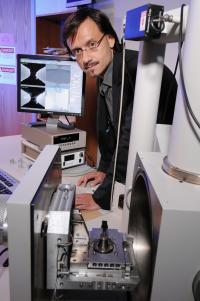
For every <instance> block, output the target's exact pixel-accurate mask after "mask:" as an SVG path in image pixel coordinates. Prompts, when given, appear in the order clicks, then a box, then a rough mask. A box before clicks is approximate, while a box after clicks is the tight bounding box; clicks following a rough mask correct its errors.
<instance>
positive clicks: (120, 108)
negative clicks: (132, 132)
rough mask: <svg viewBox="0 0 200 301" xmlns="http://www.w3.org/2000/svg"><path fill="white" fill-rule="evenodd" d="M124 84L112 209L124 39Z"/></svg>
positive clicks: (123, 42) (111, 200)
mask: <svg viewBox="0 0 200 301" xmlns="http://www.w3.org/2000/svg"><path fill="white" fill-rule="evenodd" d="M122 48H123V55H122V83H121V95H120V107H119V120H118V128H117V142H116V149H115V156H114V166H113V177H112V186H111V196H110V208H111V205H112V203H113V194H114V183H115V174H116V165H117V156H118V148H119V135H120V127H121V117H122V104H123V95H124V73H125V72H124V71H125V50H126V49H125V40H124V37H123V38H122Z"/></svg>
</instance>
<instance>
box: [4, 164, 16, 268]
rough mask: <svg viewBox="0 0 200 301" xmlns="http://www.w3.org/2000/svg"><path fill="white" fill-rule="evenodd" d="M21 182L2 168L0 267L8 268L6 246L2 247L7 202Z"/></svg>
mask: <svg viewBox="0 0 200 301" xmlns="http://www.w3.org/2000/svg"><path fill="white" fill-rule="evenodd" d="M18 184H19V181H18V180H16V179H15V178H14V177H12V176H11V175H10V174H8V173H7V172H5V171H4V170H3V169H1V168H0V267H2V266H3V267H6V266H8V252H7V248H5V246H3V245H1V240H2V233H1V230H2V228H3V224H4V222H5V221H6V220H5V219H6V217H7V214H6V212H7V204H6V203H7V201H8V199H9V197H10V195H11V194H12V193H13V191H14V190H15V188H16V187H17V185H18Z"/></svg>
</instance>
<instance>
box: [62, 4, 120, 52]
mask: <svg viewBox="0 0 200 301" xmlns="http://www.w3.org/2000/svg"><path fill="white" fill-rule="evenodd" d="M87 18H90V19H92V20H93V21H94V22H95V23H96V25H97V26H98V27H99V29H100V31H101V32H102V33H104V34H108V35H111V36H112V37H114V39H115V45H114V48H113V49H114V50H115V51H119V50H120V44H119V40H118V37H117V34H116V32H115V30H114V29H113V27H112V25H111V23H110V20H109V19H108V17H107V16H106V15H105V14H104V13H103V12H101V11H100V10H97V9H94V8H90V7H84V8H81V9H79V10H78V11H76V12H75V13H72V14H71V15H70V16H69V17H68V18H67V19H66V21H65V24H64V28H63V44H64V45H65V47H66V48H67V50H68V51H69V53H70V52H71V51H70V48H69V46H68V44H67V39H68V38H69V37H73V36H74V35H75V34H76V32H77V30H78V27H79V26H80V24H81V23H82V22H83V21H85V20H86V19H87Z"/></svg>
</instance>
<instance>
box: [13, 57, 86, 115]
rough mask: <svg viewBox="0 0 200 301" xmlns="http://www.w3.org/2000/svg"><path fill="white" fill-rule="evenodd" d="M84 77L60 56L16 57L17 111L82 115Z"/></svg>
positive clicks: (75, 63)
mask: <svg viewBox="0 0 200 301" xmlns="http://www.w3.org/2000/svg"><path fill="white" fill-rule="evenodd" d="M84 88H85V77H84V73H83V71H82V70H81V69H80V67H79V65H78V64H77V62H76V61H72V60H69V58H67V57H64V56H53V55H27V54H18V55H17V103H18V104H17V110H18V111H19V112H29V113H43V114H44V113H47V114H56V115H75V116H82V115H83V111H84Z"/></svg>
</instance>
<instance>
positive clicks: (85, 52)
mask: <svg viewBox="0 0 200 301" xmlns="http://www.w3.org/2000/svg"><path fill="white" fill-rule="evenodd" d="M63 40H64V43H65V45H66V47H67V48H68V50H69V52H70V53H71V54H72V55H73V56H75V57H76V60H77V62H78V64H79V65H80V67H81V68H82V70H83V71H84V72H85V73H86V74H88V75H90V76H92V77H95V78H98V82H99V95H98V103H97V108H98V109H97V131H98V143H99V149H100V154H101V159H100V163H99V167H98V170H97V171H96V172H91V173H88V174H86V175H85V176H83V177H81V178H80V180H79V181H78V183H77V184H78V185H86V184H87V183H88V182H89V181H93V185H94V186H95V185H97V184H100V185H99V187H98V188H97V190H96V191H95V192H94V194H93V195H92V194H80V195H77V197H76V207H77V208H79V209H87V210H95V209H99V208H103V209H110V196H111V187H112V175H113V166H114V156H115V148H116V139H117V126H118V119H119V106H120V93H121V78H122V47H121V45H120V44H119V41H118V38H117V35H116V33H115V31H114V29H113V27H112V25H111V23H110V21H109V19H108V18H107V16H106V15H105V14H103V13H102V12H101V11H99V10H96V9H92V8H83V9H80V10H78V11H77V12H75V13H73V14H72V15H70V17H68V19H67V20H66V22H65V25H64V31H63ZM137 58H138V53H137V52H136V51H131V50H126V57H125V66H126V67H125V75H124V76H125V80H124V94H123V110H122V117H121V128H120V139H119V148H118V155H117V167H116V175H115V180H117V181H119V182H121V183H124V182H125V177H126V166H127V159H128V147H129V136H130V128H131V117H132V106H133V98H134V87H135V78H136V68H137ZM171 82H173V83H175V84H173V86H172V85H171V84H170V83H171ZM170 87H172V89H170ZM176 88H177V87H176V81H175V79H174V78H173V76H172V73H171V72H170V70H169V69H167V68H166V67H165V68H164V72H163V81H162V89H161V97H160V105H159V112H158V116H160V117H159V118H158V121H159V122H160V123H165V122H166V118H164V119H165V120H162V118H163V115H165V116H167V114H168V110H166V108H165V106H164V104H165V103H166V100H167V99H170V102H171V104H172V105H171V107H172V110H170V112H169V114H170V116H169V118H168V116H167V119H170V121H171V120H172V116H173V108H174V103H175V97H176ZM169 90H171V92H170V98H169V97H166V94H167V91H169ZM167 109H168V108H167ZM167 121H168V120H167Z"/></svg>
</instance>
